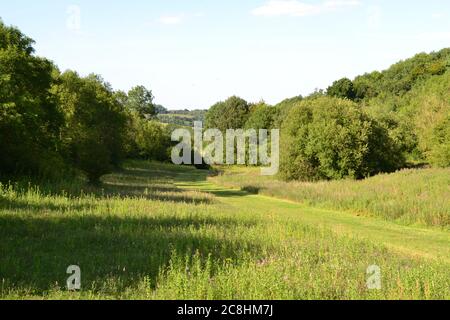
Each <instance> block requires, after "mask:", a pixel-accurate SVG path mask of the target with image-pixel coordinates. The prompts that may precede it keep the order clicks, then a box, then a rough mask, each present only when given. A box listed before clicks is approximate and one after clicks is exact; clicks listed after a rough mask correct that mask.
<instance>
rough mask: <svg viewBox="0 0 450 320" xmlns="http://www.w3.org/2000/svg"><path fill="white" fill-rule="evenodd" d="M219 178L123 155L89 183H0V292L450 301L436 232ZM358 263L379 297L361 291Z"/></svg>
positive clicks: (444, 248)
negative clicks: (376, 275)
mask: <svg viewBox="0 0 450 320" xmlns="http://www.w3.org/2000/svg"><path fill="white" fill-rule="evenodd" d="M234 170H238V171H239V170H240V169H234ZM445 172H447V173H448V171H444V173H445ZM401 174H404V173H401ZM436 175H438V172H436ZM231 176H233V177H234V176H235V175H229V176H228V175H223V176H219V177H215V178H208V172H205V171H198V170H195V169H193V168H190V167H178V166H173V165H168V164H160V163H154V162H153V163H150V162H141V161H129V162H127V163H126V165H125V166H124V169H123V170H121V171H118V172H115V173H114V174H111V175H108V176H106V177H104V179H103V185H102V186H101V187H92V186H87V185H86V182H85V181H84V180H83V179H75V180H71V181H61V182H59V183H55V182H52V183H51V184H50V183H48V184H46V183H39V184H29V183H27V182H26V181H25V182H23V183H20V182H18V183H14V184H3V185H2V186H1V188H0V190H1V191H0V298H2V299H450V271H449V270H450V268H449V265H450V252H449V249H450V235H449V233H448V230H445V229H442V228H434V227H424V226H411V225H410V226H407V225H404V224H400V223H396V222H395V219H394V221H390V220H387V219H379V218H372V217H369V216H366V215H363V216H357V215H354V214H350V213H348V212H342V211H337V210H336V211H332V210H325V209H323V208H317V207H316V205H314V206H311V205H310V204H314V203H308V204H305V203H296V202H294V201H286V200H280V199H276V198H272V197H267V196H264V195H262V194H259V195H258V194H255V192H254V191H255V190H250V189H249V188H242V189H249V190H248V191H253V192H246V191H243V190H240V189H241V187H240V185H239V188H230V187H228V186H223V185H222V186H220V185H219V184H220V183H219V180H220V179H225V178H227V177H228V178H227V179H232V178H231ZM238 176H239V175H238ZM240 176H242V172H241V175H240ZM233 179H235V178H233ZM236 179H237V178H236ZM375 179H381V180H388V179H389V177H383V176H381V177H379V178H375ZM393 179H396V176H395V175H394V176H393ZM436 179H437V180H439V179H438V178H436ZM442 179H444V180H445V179H448V175H447V176H446V175H445V174H444V178H442ZM230 181H231V180H228V181H227V184H229V183H230ZM222 182H223V181H222ZM265 183H266V184H268V183H269V182H268V181H266V182H265ZM271 183H274V181H272V182H271ZM353 183H354V184H355V185H357V184H358V183H357V182H353ZM429 183H430V186H432V185H434V183H435V180H431V181H430V182H429ZM348 184H349V185H351V184H352V183H350V182H348ZM406 184H407V183H406ZM236 186H238V184H236ZM259 187H260V186H258V188H259ZM359 188H360V190H363V189H364V188H363V187H359ZM436 188H438V187H436ZM290 189H292V192H294V189H293V188H290ZM433 190H434V189H431V190H430V191H429V197H435V198H434V200H433V201H434V202H435V203H436V206H439V205H442V203H443V202H439V201H436V199H439V196H438V195H437V191H433ZM296 191H298V190H296ZM285 192H286V191H285ZM386 192H387V193H389V190H386ZM405 192H406V191H405ZM330 193H331V191H330ZM368 193H369V191H368ZM362 198H364V197H362ZM423 198H425V197H423ZM311 199H312V200H314V201H317V202H319V199H317V198H314V197H311ZM295 200H298V199H295ZM425 205H426V204H425ZM444 205H445V204H444ZM447 205H448V204H447ZM326 206H327V207H328V205H326ZM380 206H381V204H380ZM342 208H344V207H342ZM346 209H348V208H346ZM433 212H439V210H437V209H436V210H435V211H433ZM447 213H448V211H447ZM374 215H376V214H374ZM437 216H438V217H439V218H437V220H436V221H439V223H435V224H438V225H439V224H442V225H445V223H442V222H443V221H445V220H443V218H442V215H439V214H438V215H437ZM444 216H445V215H444ZM408 221H409V220H408V219H406V220H405V221H404V222H405V223H406V222H408ZM411 221H419V220H418V219H415V220H414V219H413V220H411ZM447 221H448V220H447ZM69 265H78V266H79V267H80V268H81V284H82V289H81V290H80V291H78V292H69V291H67V290H66V288H65V281H66V279H67V277H68V276H69V275H68V274H66V269H67V267H68V266H69ZM371 265H377V266H379V267H380V270H381V281H382V282H381V283H382V286H381V290H369V288H368V287H367V285H366V282H367V280H368V275H367V272H366V271H367V268H368V267H369V266H371Z"/></svg>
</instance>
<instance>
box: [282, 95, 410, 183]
mask: <svg viewBox="0 0 450 320" xmlns="http://www.w3.org/2000/svg"><path fill="white" fill-rule="evenodd" d="M396 148H397V146H396V145H395V143H394V141H392V139H391V138H390V137H389V135H388V132H387V130H386V129H385V128H384V127H383V126H381V125H380V124H379V123H378V122H377V121H375V120H374V119H371V118H370V117H369V116H368V115H366V114H365V113H364V112H363V111H362V110H361V108H359V107H358V106H357V105H356V104H355V103H353V102H350V101H348V100H342V99H339V98H328V97H322V98H317V99H308V100H305V101H302V102H300V103H299V104H298V105H297V106H296V107H294V108H293V109H292V110H291V112H290V113H289V115H288V118H287V119H286V121H285V123H284V125H283V129H282V141H281V174H282V176H283V177H284V178H286V179H289V180H292V179H301V180H318V179H343V178H363V177H366V176H369V175H373V174H376V173H379V172H389V171H393V170H395V169H397V168H399V167H400V166H401V165H402V164H403V159H402V157H401V155H399V153H398V152H397V150H396Z"/></svg>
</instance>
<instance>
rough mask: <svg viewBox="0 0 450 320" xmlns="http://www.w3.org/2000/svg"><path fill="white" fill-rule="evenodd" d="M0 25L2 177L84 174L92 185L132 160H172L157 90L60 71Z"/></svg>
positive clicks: (29, 42)
mask: <svg viewBox="0 0 450 320" xmlns="http://www.w3.org/2000/svg"><path fill="white" fill-rule="evenodd" d="M33 44H34V42H33V40H32V39H30V38H28V37H26V36H25V35H24V34H22V33H21V32H20V31H19V30H18V29H16V28H13V27H8V26H5V25H4V24H3V23H2V22H1V21H0V151H1V152H0V154H1V157H0V177H1V178H5V177H6V178H7V177H12V176H17V175H35V176H41V177H58V176H61V175H66V174H75V173H76V172H78V171H82V172H84V173H85V175H86V176H87V177H88V179H89V181H90V182H92V183H98V182H99V180H100V177H101V176H102V175H104V174H106V173H109V172H111V170H112V169H113V168H115V167H119V166H120V163H121V161H122V160H123V159H124V158H126V157H143V158H148V159H156V160H167V159H168V154H169V147H170V145H171V142H170V135H169V133H168V132H169V131H170V128H167V126H165V125H162V124H160V123H159V122H157V121H156V120H155V115H156V110H155V107H154V105H153V95H152V92H151V91H149V90H147V89H146V88H145V87H143V86H137V87H135V88H133V89H132V90H130V92H128V93H125V92H120V91H118V92H116V91H114V90H113V89H112V88H111V86H110V85H109V84H108V83H107V82H105V81H104V80H103V79H102V78H101V77H100V76H97V75H89V76H87V77H81V76H79V75H78V74H77V73H76V72H73V71H66V72H64V73H61V72H60V71H59V70H58V68H57V67H56V66H55V65H54V64H53V63H52V62H51V61H49V60H47V59H45V58H41V57H37V56H35V55H34V48H33Z"/></svg>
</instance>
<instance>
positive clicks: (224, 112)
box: [205, 96, 250, 132]
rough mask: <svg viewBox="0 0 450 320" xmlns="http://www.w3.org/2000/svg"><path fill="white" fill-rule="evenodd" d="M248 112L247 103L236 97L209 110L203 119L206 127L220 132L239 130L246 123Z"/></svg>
mask: <svg viewBox="0 0 450 320" xmlns="http://www.w3.org/2000/svg"><path fill="white" fill-rule="evenodd" d="M249 111H250V108H249V105H248V103H247V101H245V100H243V99H241V98H239V97H236V96H233V97H230V98H228V99H227V100H225V101H224V102H218V103H216V104H215V105H213V106H212V107H211V108H210V109H209V111H208V112H207V114H206V117H205V121H206V127H207V128H214V129H219V130H221V131H222V132H225V131H226V130H227V129H241V128H243V127H244V126H245V123H246V122H247V119H248V116H249Z"/></svg>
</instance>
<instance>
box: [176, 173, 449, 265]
mask: <svg viewBox="0 0 450 320" xmlns="http://www.w3.org/2000/svg"><path fill="white" fill-rule="evenodd" d="M176 180H177V181H176V183H175V184H176V186H177V187H179V188H183V189H190V190H199V191H203V192H209V193H212V194H214V195H215V196H216V197H217V199H218V200H219V201H220V203H221V204H222V205H224V206H226V207H231V208H228V209H232V208H235V212H236V213H238V212H240V211H253V212H255V211H256V212H259V213H260V214H261V215H273V216H275V215H283V216H285V217H286V218H289V219H296V220H298V221H301V222H302V223H304V224H307V225H314V226H319V227H325V228H328V229H331V230H332V231H333V232H335V233H337V234H345V235H346V236H350V237H354V238H357V239H366V240H369V241H371V242H374V243H376V244H382V245H384V246H386V247H387V248H389V249H391V250H394V251H396V252H398V253H401V254H405V255H408V256H410V257H417V258H427V259H432V260H436V261H439V262H444V263H448V264H450V234H449V233H448V232H445V231H441V230H438V229H434V228H419V227H409V226H403V225H399V224H396V223H392V222H388V221H384V220H381V219H377V218H368V217H359V216H356V215H352V214H350V213H345V212H339V211H332V210H323V209H317V208H311V207H308V206H305V205H302V204H300V203H295V202H292V201H289V200H282V199H277V198H272V197H267V196H262V195H253V194H249V193H247V192H244V191H241V190H235V189H231V188H226V187H222V186H218V185H215V184H213V183H212V182H210V181H208V180H207V174H206V173H204V172H195V173H180V175H179V176H178V178H177V179H176ZM231 211H233V210H231Z"/></svg>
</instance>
